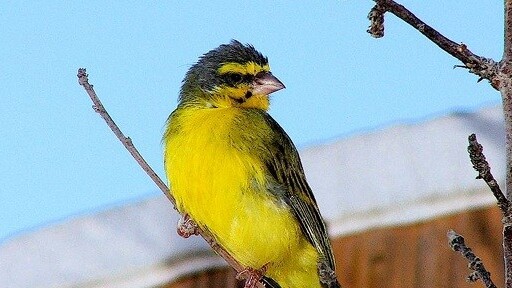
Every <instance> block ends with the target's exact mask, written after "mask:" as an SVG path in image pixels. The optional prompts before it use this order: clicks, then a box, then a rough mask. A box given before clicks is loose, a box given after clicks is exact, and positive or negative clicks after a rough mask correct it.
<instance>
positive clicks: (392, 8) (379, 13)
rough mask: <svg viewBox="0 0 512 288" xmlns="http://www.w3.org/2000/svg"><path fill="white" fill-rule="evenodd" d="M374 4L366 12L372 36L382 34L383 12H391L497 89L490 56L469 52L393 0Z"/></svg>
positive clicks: (497, 68) (496, 68) (495, 75)
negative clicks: (485, 56)
mask: <svg viewBox="0 0 512 288" xmlns="http://www.w3.org/2000/svg"><path fill="white" fill-rule="evenodd" d="M373 1H374V2H375V3H376V4H375V6H374V7H373V8H372V10H371V11H370V13H369V14H368V18H369V19H370V21H371V23H370V28H369V29H368V30H367V31H368V33H370V34H371V35H372V36H373V37H376V38H380V37H383V36H384V13H386V12H391V13H393V14H394V15H395V16H397V17H398V18H400V19H402V20H403V21H405V22H406V23H408V24H409V25H411V26H412V27H413V28H414V29H416V30H418V31H419V32H420V33H421V34H423V35H425V37H427V38H428V39H429V40H430V41H432V42H434V44H436V45H437V46H439V47H440V48H441V49H443V50H444V51H446V52H448V53H449V54H450V55H452V56H453V57H455V58H457V59H459V60H460V61H461V62H462V63H464V66H462V67H464V68H467V69H468V70H469V72H471V73H474V74H476V75H478V76H479V77H480V78H479V80H478V81H481V80H483V79H487V80H489V82H490V83H491V85H492V86H493V87H494V88H495V89H498V87H499V81H498V80H497V76H498V71H499V65H498V63H496V62H495V61H494V60H492V59H490V58H484V57H481V56H478V55H476V54H474V53H473V52H471V51H470V50H469V49H468V47H467V46H466V45H465V44H462V43H461V44H458V43H455V42H454V41H452V40H450V39H448V38H446V37H445V36H443V35H442V34H441V33H439V32H438V31H437V30H435V29H434V28H432V27H431V26H429V25H427V24H426V23H425V22H423V21H422V20H421V19H419V18H418V17H416V15H414V14H413V13H412V12H411V11H409V10H408V9H407V8H405V7H404V6H402V5H400V4H398V3H396V2H395V1H393V0H373Z"/></svg>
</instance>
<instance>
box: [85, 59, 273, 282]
mask: <svg viewBox="0 0 512 288" xmlns="http://www.w3.org/2000/svg"><path fill="white" fill-rule="evenodd" d="M88 76H89V75H88V74H87V71H86V69H85V68H80V69H78V74H77V77H78V83H79V84H80V85H82V86H83V87H84V89H85V91H86V92H87V94H88V95H89V97H90V98H91V100H92V102H93V104H94V105H93V109H94V111H96V112H97V113H99V114H100V116H101V117H102V118H103V120H105V122H106V123H107V125H108V127H110V129H111V130H112V132H114V134H115V135H116V137H117V138H118V139H119V140H120V141H121V143H123V145H124V147H125V148H126V149H127V150H128V151H129V152H130V154H131V155H132V156H133V158H134V159H135V161H137V163H139V165H140V167H141V168H142V169H143V170H144V171H146V173H147V174H148V175H149V177H150V178H151V180H153V182H155V184H156V186H158V188H160V190H161V191H162V192H163V193H164V195H165V196H166V197H167V199H169V201H171V203H172V204H173V206H174V207H176V200H175V199H174V197H173V196H172V194H171V193H170V191H169V188H168V187H167V185H165V183H164V182H163V181H162V179H160V177H158V175H157V174H156V173H155V171H154V170H153V169H152V168H151V167H150V166H149V164H148V163H147V162H146V160H144V158H143V157H142V155H140V153H139V151H138V150H137V148H135V146H134V145H133V143H132V140H131V139H130V138H129V137H126V136H125V135H124V134H123V132H122V131H121V129H119V127H118V126H117V125H116V123H115V122H114V120H113V119H112V118H111V117H110V115H109V114H108V112H107V110H106V109H105V107H104V106H103V104H102V103H101V101H100V99H99V98H98V96H97V95H96V92H95V91H94V89H93V85H91V84H89V79H88ZM199 233H200V235H201V236H202V237H203V238H204V240H206V242H207V243H208V244H209V245H210V246H211V247H212V249H213V250H214V251H215V252H216V253H217V254H218V255H219V256H221V257H222V258H224V260H226V262H227V263H228V264H229V265H230V266H231V267H233V268H234V269H235V270H236V271H238V272H240V271H242V270H244V267H242V265H241V264H240V263H238V262H237V261H236V260H235V259H234V258H233V257H232V256H231V255H230V254H229V253H228V252H227V251H225V250H224V249H222V247H221V246H220V245H219V244H218V243H217V242H215V239H214V238H213V237H212V235H210V234H209V233H208V232H207V231H199ZM258 287H260V288H264V286H263V284H262V283H258Z"/></svg>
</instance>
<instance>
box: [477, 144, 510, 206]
mask: <svg viewBox="0 0 512 288" xmlns="http://www.w3.org/2000/svg"><path fill="white" fill-rule="evenodd" d="M468 142H469V146H468V153H469V159H470V160H471V164H473V168H474V169H475V170H476V171H477V172H478V176H477V177H476V179H482V180H484V181H485V183H487V186H489V188H490V189H491V191H492V194H493V195H494V197H496V200H497V201H498V206H499V207H500V209H501V212H502V213H503V215H504V216H507V215H510V201H509V200H508V199H507V197H505V195H504V194H503V192H501V189H500V186H499V185H498V181H496V179H494V176H493V175H492V174H491V167H490V166H489V162H487V160H486V159H485V155H484V153H483V147H482V145H481V144H480V143H478V140H477V139H476V135H475V134H471V135H469V137H468Z"/></svg>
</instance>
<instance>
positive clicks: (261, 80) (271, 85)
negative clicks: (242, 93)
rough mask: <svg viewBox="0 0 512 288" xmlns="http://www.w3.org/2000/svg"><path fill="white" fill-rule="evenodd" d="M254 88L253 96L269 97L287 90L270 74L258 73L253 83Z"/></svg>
mask: <svg viewBox="0 0 512 288" xmlns="http://www.w3.org/2000/svg"><path fill="white" fill-rule="evenodd" d="M252 87H253V88H252V94H253V95H269V94H271V93H273V92H276V91H278V90H281V89H283V88H286V87H284V84H283V82H281V81H279V79H277V78H276V77H275V76H274V75H272V73H270V72H260V73H258V74H257V75H256V77H255V79H254V81H253V82H252Z"/></svg>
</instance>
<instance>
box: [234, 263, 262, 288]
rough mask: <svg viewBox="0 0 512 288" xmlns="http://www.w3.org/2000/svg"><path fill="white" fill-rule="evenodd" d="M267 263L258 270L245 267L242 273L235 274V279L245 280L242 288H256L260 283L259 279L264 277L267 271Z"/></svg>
mask: <svg viewBox="0 0 512 288" xmlns="http://www.w3.org/2000/svg"><path fill="white" fill-rule="evenodd" d="M267 266H268V263H267V264H265V265H263V267H261V268H260V269H254V268H251V267H246V268H245V269H243V270H242V271H240V272H238V273H237V274H236V279H238V280H243V279H245V285H244V288H256V285H258V282H260V280H261V278H263V276H264V275H265V272H266V271H267Z"/></svg>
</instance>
